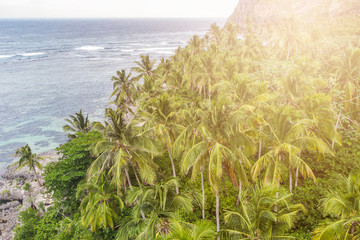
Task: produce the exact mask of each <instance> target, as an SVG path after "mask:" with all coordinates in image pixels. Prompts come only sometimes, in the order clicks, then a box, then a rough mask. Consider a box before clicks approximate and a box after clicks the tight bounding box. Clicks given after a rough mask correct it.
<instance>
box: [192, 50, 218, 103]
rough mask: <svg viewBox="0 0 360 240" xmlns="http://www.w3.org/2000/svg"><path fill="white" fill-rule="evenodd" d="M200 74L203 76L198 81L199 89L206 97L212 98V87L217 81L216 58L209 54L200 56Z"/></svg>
mask: <svg viewBox="0 0 360 240" xmlns="http://www.w3.org/2000/svg"><path fill="white" fill-rule="evenodd" d="M198 74H199V75H200V76H201V77H200V78H199V81H198V86H197V88H198V91H199V93H200V95H201V94H202V93H203V94H204V98H206V97H208V99H209V102H210V100H211V87H212V85H213V84H214V83H215V78H216V76H215V60H214V59H213V58H212V57H211V56H208V55H204V56H202V57H201V58H200V64H199V69H198Z"/></svg>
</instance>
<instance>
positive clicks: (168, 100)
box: [140, 92, 183, 193]
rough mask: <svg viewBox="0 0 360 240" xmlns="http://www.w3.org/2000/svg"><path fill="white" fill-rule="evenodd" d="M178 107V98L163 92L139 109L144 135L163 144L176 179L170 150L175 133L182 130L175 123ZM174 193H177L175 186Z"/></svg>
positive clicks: (179, 103) (179, 102)
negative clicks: (159, 140) (148, 135)
mask: <svg viewBox="0 0 360 240" xmlns="http://www.w3.org/2000/svg"><path fill="white" fill-rule="evenodd" d="M180 106H181V100H180V98H174V97H170V96H169V94H168V93H166V92H165V93H163V94H162V95H160V96H158V97H157V98H153V99H149V101H148V102H147V103H146V104H144V106H143V108H142V109H140V111H141V114H142V119H143V120H144V121H145V123H144V124H143V128H144V130H145V131H144V134H145V133H148V134H151V135H155V136H157V137H158V138H160V139H161V141H162V142H163V143H164V145H165V147H166V151H167V152H168V155H169V158H170V162H171V168H172V175H173V177H174V178H176V168H175V162H174V158H173V156H172V154H171V149H172V144H173V142H174V141H175V136H176V133H177V132H178V131H179V130H182V129H183V127H182V126H181V125H179V124H177V123H176V112H177V110H178V109H179V108H180ZM176 192H177V193H179V189H178V187H177V186H176Z"/></svg>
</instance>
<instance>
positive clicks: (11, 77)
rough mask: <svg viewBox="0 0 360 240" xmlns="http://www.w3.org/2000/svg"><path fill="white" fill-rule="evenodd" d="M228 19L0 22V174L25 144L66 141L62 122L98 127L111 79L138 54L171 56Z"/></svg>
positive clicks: (39, 147) (41, 147)
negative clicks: (82, 118)
mask: <svg viewBox="0 0 360 240" xmlns="http://www.w3.org/2000/svg"><path fill="white" fill-rule="evenodd" d="M224 21H225V19H121V20H110V19H109V20H0V119H1V121H0V172H1V171H3V170H4V169H5V167H6V166H7V165H8V164H9V163H10V162H12V161H13V158H12V157H11V155H12V154H14V152H15V151H16V149H17V148H19V147H21V146H24V145H25V144H26V143H28V144H29V145H30V146H31V148H32V149H33V151H35V152H37V153H40V152H43V151H47V150H50V149H53V148H55V147H56V146H58V145H59V144H61V143H64V142H66V140H67V137H66V134H65V133H64V132H62V126H63V125H64V118H66V117H67V116H69V115H71V114H74V113H75V112H78V111H79V110H80V109H83V111H84V112H86V113H89V117H90V120H101V119H102V117H103V114H104V112H103V109H104V107H106V106H107V103H108V101H109V99H108V96H109V95H110V93H111V88H112V84H111V81H110V79H111V76H113V75H114V74H115V72H116V70H120V69H122V68H125V69H130V68H131V67H133V66H134V63H133V62H134V61H136V60H138V59H139V56H140V55H141V54H149V55H150V57H151V58H156V59H158V58H160V57H169V56H171V55H172V53H173V52H174V50H175V49H176V48H177V47H179V46H180V47H182V46H185V45H186V43H187V41H188V39H189V38H190V37H191V36H192V35H194V34H198V35H204V34H205V32H206V31H207V30H208V29H209V27H210V24H211V23H214V22H216V23H218V24H219V25H223V23H224Z"/></svg>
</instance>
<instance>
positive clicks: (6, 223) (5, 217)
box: [0, 150, 61, 240]
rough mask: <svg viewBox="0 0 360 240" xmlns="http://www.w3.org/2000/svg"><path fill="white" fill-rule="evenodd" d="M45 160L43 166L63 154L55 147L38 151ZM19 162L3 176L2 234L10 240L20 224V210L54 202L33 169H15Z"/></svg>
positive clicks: (0, 193)
mask: <svg viewBox="0 0 360 240" xmlns="http://www.w3.org/2000/svg"><path fill="white" fill-rule="evenodd" d="M39 156H41V157H43V158H44V160H42V161H41V164H42V166H43V167H45V166H46V165H47V164H49V163H51V162H54V161H57V160H58V159H59V158H61V155H59V154H58V153H57V152H56V150H50V151H46V152H43V153H41V154H39ZM15 168H16V166H11V165H9V166H8V167H7V168H6V170H5V173H3V174H2V175H1V178H0V202H1V204H0V238H1V239H2V240H11V239H13V235H14V232H13V230H14V228H15V226H16V225H17V224H18V222H19V221H18V217H17V216H18V214H19V213H20V212H21V211H23V210H25V209H27V208H29V207H33V208H36V209H39V210H41V211H45V210H46V209H47V208H48V207H50V206H51V205H52V199H51V194H49V193H47V191H46V188H45V186H39V184H38V183H37V181H36V177H35V175H34V173H33V172H31V171H29V168H28V167H24V168H22V169H20V170H18V171H14V170H15ZM37 170H38V175H39V178H40V181H41V182H42V183H43V182H44V179H43V176H42V175H43V173H44V171H43V170H39V169H37Z"/></svg>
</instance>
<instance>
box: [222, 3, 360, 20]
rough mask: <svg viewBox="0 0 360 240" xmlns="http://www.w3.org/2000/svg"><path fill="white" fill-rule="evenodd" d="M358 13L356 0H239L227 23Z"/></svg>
mask: <svg viewBox="0 0 360 240" xmlns="http://www.w3.org/2000/svg"><path fill="white" fill-rule="evenodd" d="M349 12H352V13H356V14H359V13H360V1H358V0H348V1H344V0H311V1H309V0H239V3H238V5H237V6H236V8H235V10H234V12H233V14H232V15H231V16H230V17H229V19H228V23H235V24H239V25H240V26H241V25H243V24H244V23H245V22H246V21H251V22H256V23H259V24H262V23H268V22H273V23H276V22H278V21H280V20H282V19H284V18H285V19H286V18H296V19H299V20H301V21H306V22H309V21H310V22H311V21H314V20H315V19H316V18H318V17H329V18H333V17H335V16H339V15H344V14H348V13H349Z"/></svg>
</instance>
